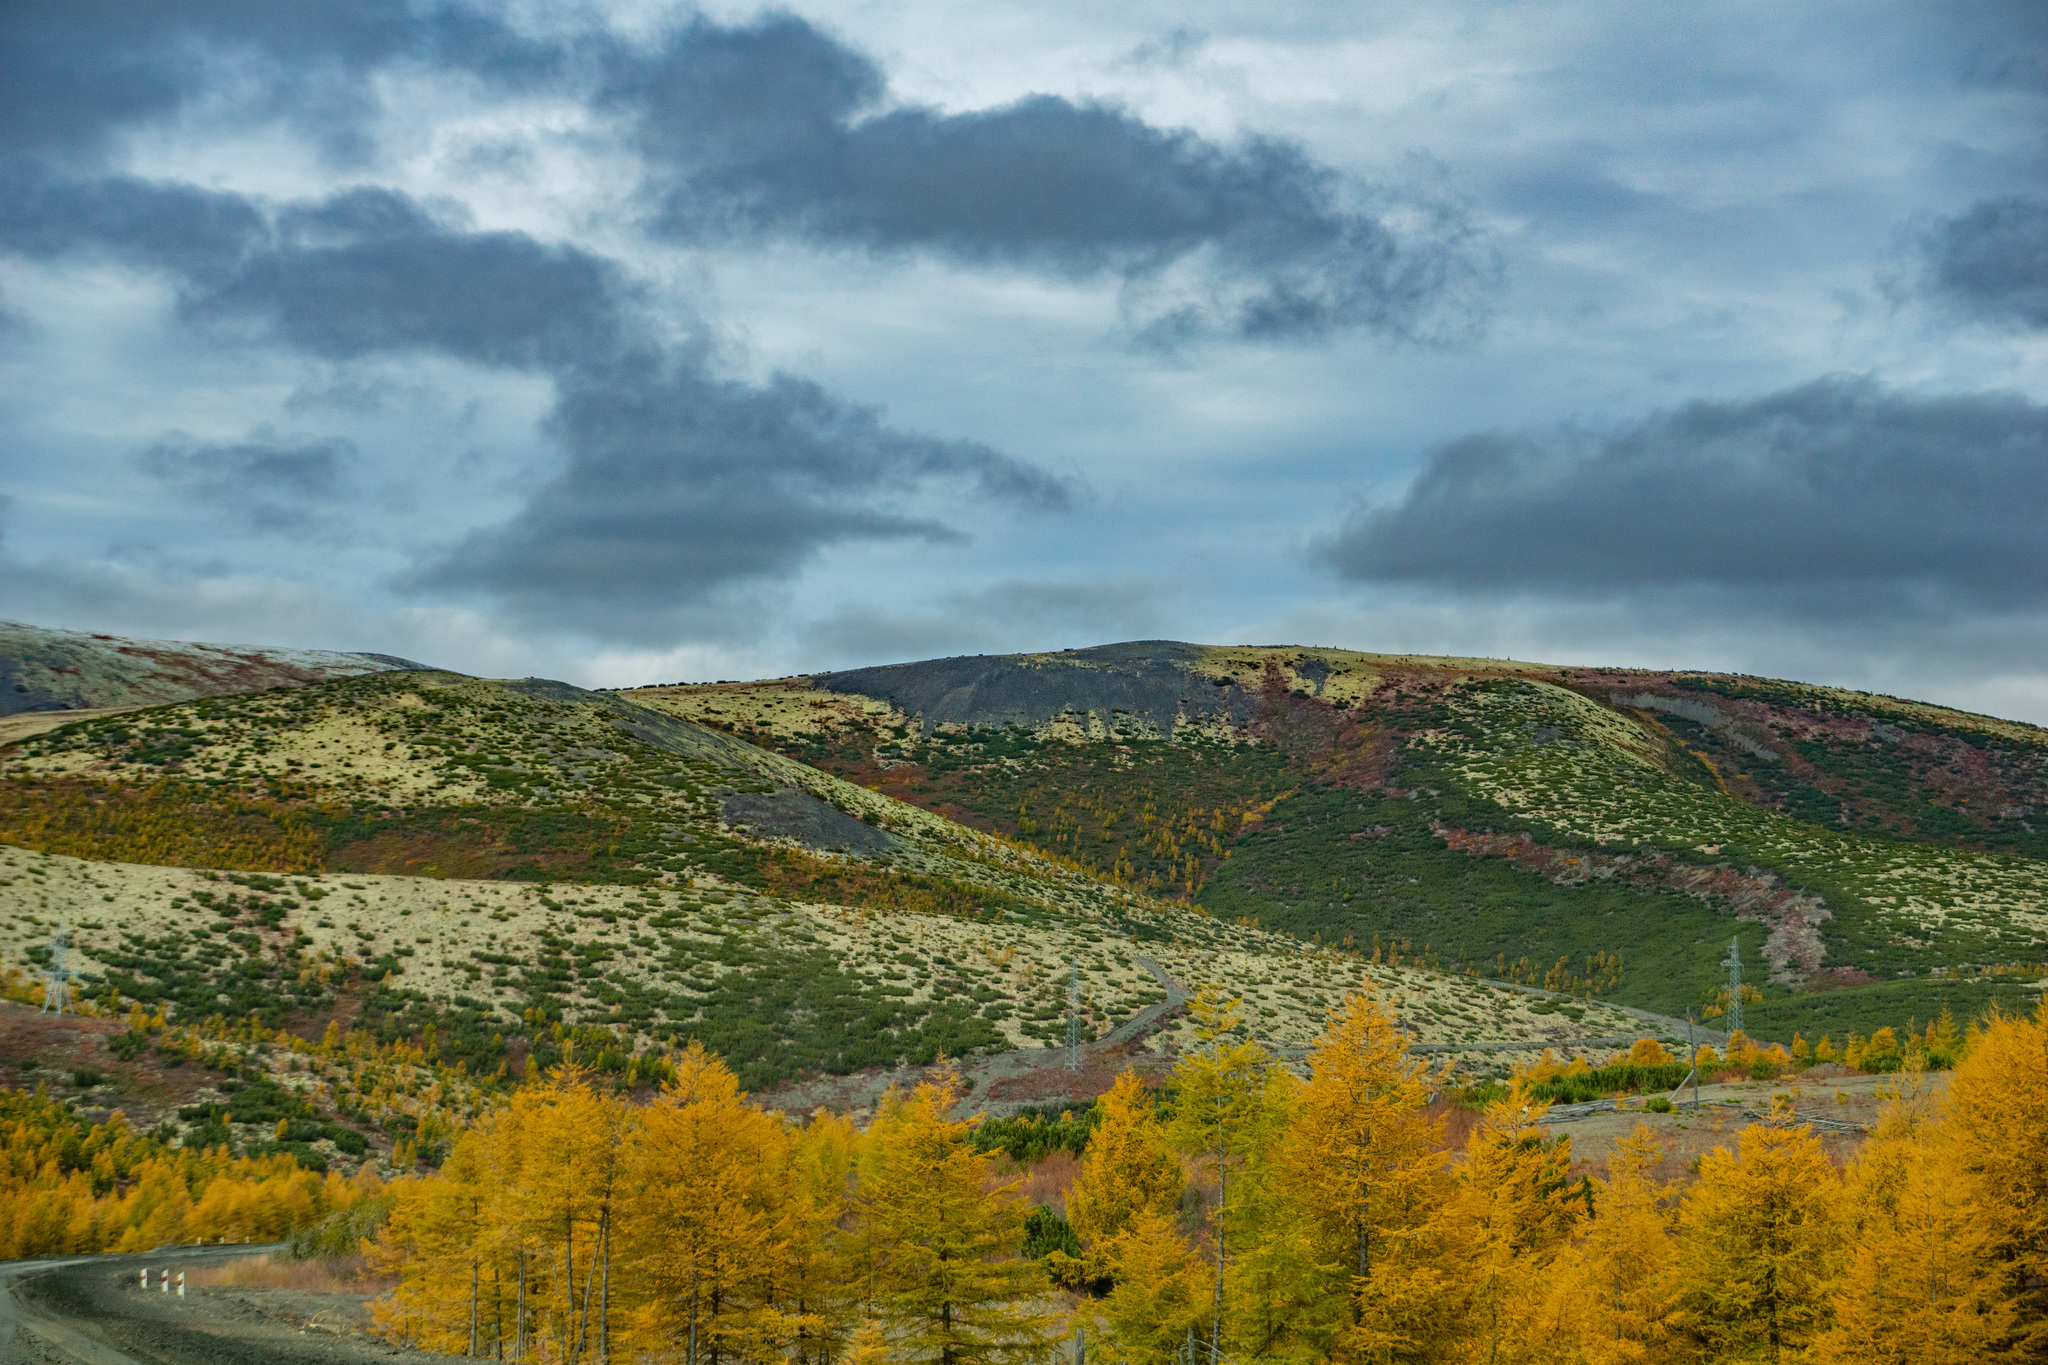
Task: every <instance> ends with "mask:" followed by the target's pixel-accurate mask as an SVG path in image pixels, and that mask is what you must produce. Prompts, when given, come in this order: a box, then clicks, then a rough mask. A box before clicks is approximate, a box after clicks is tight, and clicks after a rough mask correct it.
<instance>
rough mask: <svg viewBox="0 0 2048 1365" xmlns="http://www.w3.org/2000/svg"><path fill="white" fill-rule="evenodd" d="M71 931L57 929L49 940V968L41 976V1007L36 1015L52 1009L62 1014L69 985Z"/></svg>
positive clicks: (62, 926)
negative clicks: (53, 936) (55, 934)
mask: <svg viewBox="0 0 2048 1365" xmlns="http://www.w3.org/2000/svg"><path fill="white" fill-rule="evenodd" d="M70 958H71V930H70V928H69V927H68V926H66V925H59V926H58V927H57V936H56V937H55V938H53V939H51V940H50V967H49V970H48V971H47V972H45V973H44V974H43V983H44V984H43V1007H42V1008H41V1009H39V1010H37V1011H36V1013H37V1014H48V1013H50V1012H51V1011H52V1010H53V1009H54V1010H55V1011H56V1012H57V1013H58V1014H62V1013H64V1007H65V1004H66V1002H67V998H68V997H69V995H70V990H69V989H68V988H69V986H70V983H71V961H70Z"/></svg>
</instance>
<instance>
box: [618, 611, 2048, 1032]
mask: <svg viewBox="0 0 2048 1365" xmlns="http://www.w3.org/2000/svg"><path fill="white" fill-rule="evenodd" d="M920 669H924V670H929V676H927V675H926V674H921V673H920V672H919V670H920ZM629 695H631V696H634V697H635V698H637V699H639V700H642V701H644V702H645V703H646V704H648V705H650V706H652V707H656V708H659V709H664V710H667V711H670V712H672V713H674V714H677V715H686V716H691V717H694V718H698V719H702V720H705V721H707V722H708V723H711V724H715V725H721V726H724V727H727V728H729V729H731V730H733V731H734V732H735V733H740V734H745V735H748V736H750V737H752V738H754V739H756V740H757V741H758V742H760V743H762V744H765V745H769V746H771V747H776V748H779V749H781V750H783V751H784V752H787V753H789V754H792V755H795V756H800V757H802V758H804V759H805V760H806V761H808V762H811V763H814V764H817V765H819V766H820V767H823V768H825V769H827V770H829V771H833V772H837V773H840V774H842V775H844V776H846V777H847V778H849V779H850V780H852V781H855V782H859V783H863V784H867V785H873V786H875V787H878V788H880V789H881V790H884V791H887V792H890V793H891V794H894V795H897V796H900V797H902V798H903V799H904V800H906V801H910V802H914V803H916V804H918V805H921V806H924V807H926V808H929V809H933V810H942V811H945V812H946V813H948V814H950V815H952V816H954V817H955V818H958V819H961V820H964V821H967V822H970V823H973V824H975V825H977V826H980V827H982V828H987V829H990V830H994V831H998V832H1000V833H1002V834H1004V835H1006V836H1009V837H1012V838H1017V839H1021V840H1026V841H1029V842H1032V843H1034V844H1036V845H1038V846H1040V847H1042V848H1045V849H1047V850H1049V851H1056V852H1058V853H1060V854H1061V855H1063V856H1066V857H1070V858H1073V859H1075V860H1077V861H1079V862H1081V863H1083V864H1085V865H1087V866H1089V867H1091V868H1094V869H1095V870H1097V871H1099V872H1101V873H1103V874H1105V875H1110V876H1114V877H1117V878H1119V879H1122V880H1126V881H1128V882H1131V883H1133V884H1135V885H1139V886H1143V887H1145V888H1146V889H1148V890H1151V891H1154V892H1156V893H1161V894H1167V895H1176V894H1178V895H1182V896H1192V897H1193V898H1194V899H1196V900H1197V901H1199V903H1201V904H1203V905H1205V906H1208V907H1210V908H1212V909H1214V910H1216V911H1218V912H1219V913H1222V914H1225V915H1226V916H1230V917H1237V916H1249V917H1256V918H1257V919H1258V920H1260V921H1261V922H1263V923H1265V924H1267V925H1269V926H1273V927H1276V928H1283V929H1287V930H1290V931H1294V932H1302V933H1309V932H1317V933H1321V934H1323V935H1324V936H1325V937H1326V938H1342V937H1345V936H1350V937H1352V938H1354V939H1355V940H1356V941H1358V942H1361V943H1369V942H1370V941H1371V939H1372V938H1373V937H1374V936H1375V935H1377V936H1379V937H1381V938H1382V939H1383V940H1390V939H1395V938H1399V939H1403V940H1406V941H1407V942H1408V943H1409V944H1410V945H1411V948H1412V949H1416V950H1419V949H1422V948H1423V947H1424V946H1425V945H1426V946H1427V948H1428V950H1429V951H1430V952H1432V953H1433V954H1434V955H1436V956H1437V957H1439V958H1441V959H1444V960H1447V961H1462V962H1465V963H1469V964H1474V965H1480V966H1483V967H1485V968H1486V969H1488V970H1499V965H1498V964H1500V961H1501V959H1502V957H1505V959H1506V964H1507V966H1508V967H1509V968H1510V969H1512V968H1513V967H1514V966H1515V965H1516V964H1517V963H1519V961H1520V960H1521V959H1522V958H1524V957H1526V958H1528V959H1529V960H1530V968H1531V970H1532V971H1533V972H1535V973H1539V974H1540V973H1544V972H1547V971H1554V970H1557V967H1558V964H1557V959H1559V958H1566V959H1569V961H1568V963H1566V964H1565V966H1564V968H1563V973H1564V974H1566V975H1576V976H1578V977H1580V978H1581V979H1582V980H1583V979H1587V978H1592V977H1595V976H1597V975H1599V967H1598V965H1597V963H1596V961H1595V955H1598V954H1609V955H1612V954H1617V953H1618V954H1621V955H1622V956H1623V957H1624V958H1625V960H1626V962H1627V969H1626V971H1625V973H1624V975H1623V979H1622V981H1621V983H1620V985H1619V986H1618V987H1617V988H1615V989H1614V990H1612V991H1611V992H1610V994H1611V995H1612V997H1613V998H1615V999H1618V1000H1624V1001H1627V1002H1630V1003H1637V1004H1643V1005H1650V1006H1654V1007H1657V1008H1661V1009H1665V1010H1682V1009H1684V1008H1687V1007H1688V1006H1698V1005H1700V1004H1703V1003H1705V1002H1706V1001H1707V1000H1708V998H1709V996H1710V993H1711V991H1712V989H1713V987H1714V986H1715V984H1716V983H1717V982H1718V981H1719V980H1720V979H1721V977H1720V970H1719V968H1718V966H1717V965H1716V962H1717V959H1718V958H1719V957H1720V956H1721V955H1722V954H1723V953H1724V952H1725V946H1726V944H1727V941H1728V940H1729V939H1730V938H1731V937H1736V938H1740V939H1741V941H1742V943H1743V947H1744V955H1745V957H1746V959H1748V960H1749V961H1750V962H1751V964H1752V977H1753V978H1755V977H1761V976H1763V975H1765V972H1764V971H1763V970H1760V968H1761V967H1762V964H1761V963H1760V962H1759V955H1760V954H1762V953H1763V952H1764V951H1765V941H1766V937H1767V935H1768V938H1769V949H1768V956H1769V958H1770V966H1771V969H1772V971H1773V974H1774V975H1775V976H1776V977H1777V978H1778V984H1777V985H1776V986H1774V987H1772V988H1771V995H1772V996H1773V1002H1772V1003H1771V1004H1769V1005H1767V1006H1765V1007H1761V1008H1759V1007H1754V1006H1753V1007H1752V1010H1751V1014H1752V1016H1753V1018H1755V1019H1756V1020H1758V1021H1760V1022H1764V1023H1769V1024H1771V1026H1773V1027H1776V1026H1777V1023H1779V1022H1783V1021H1785V1020H1792V1019H1797V1020H1798V1021H1799V1022H1800V1026H1801V1027H1807V1026H1809V1025H1811V1024H1813V1023H1815V1022H1819V1023H1821V1024H1822V1025H1827V1024H1829V1023H1830V1022H1834V1023H1836V1024H1840V1023H1843V1022H1846V1021H1851V1020H1854V1021H1857V1025H1858V1026H1859V1027H1860V1026H1862V1021H1864V1020H1865V1019H1866V1018H1867V1017H1875V1015H1877V1014H1881V1013H1885V1012H1888V1011H1889V1012H1897V1013H1899V1014H1900V1016H1901V1017H1900V1019H1899V1020H1898V1021H1897V1022H1900V1023H1903V1022H1904V1019H1905V1016H1906V1015H1908V1014H1911V1013H1914V1012H1916V1009H1917V1006H1916V1002H1917V1001H1921V1000H1922V998H1923V997H1924V998H1925V1001H1933V1000H1934V999H1935V997H1936V996H1937V995H1942V994H1943V993H1944V991H1945V989H1946V988H1945V987H1941V986H1937V985H1935V984H1934V983H1933V982H1931V981H1929V980H1928V979H1927V977H1926V973H1927V972H1928V971H1929V970H1930V968H1933V967H1953V966H1961V965H1965V964H1989V963H2002V962H2011V961H2039V960H2041V958H2042V957H2043V956H2044V953H2043V947H2042V942H2043V937H2042V936H2043V930H2044V928H2048V875H2044V866H2043V864H2042V863H2041V862H2040V861H2039V860H2038V859H2037V858H2036V857H2035V856H2033V855H2034V854H2036V853H2037V852H2039V847H2038V844H2039V836H2038V835H2037V834H2036V833H2035V822H2034V820H2033V818H2032V815H2033V812H2034V811H2035V810H2036V809H2038V808H2039V807H2040V806H2041V805H2043V804H2048V742H2044V740H2048V736H2044V733H2043V732H2042V731H2040V730H2038V729H2036V728H2034V727H2030V726H2024V725H2019V724H2016V723H2012V722H2004V721H1998V720H1995V719H1992V718H1987V717H1977V716H1970V715H1966V714H1963V713H1957V712H1952V711H1947V710H1944V709H1942V708H1938V707H1930V706H1925V705H1922V704H1919V703H1912V702H1901V701H1898V700H1896V699H1892V698H1882V697H1872V696H1866V695H1863V694H1856V693H1847V692H1841V691H1839V690H1834V689H1821V688H1809V687H1804V686H1802V685H1798V684H1785V683H1774V682H1768V681H1766V680H1758V679H1747V678H1723V677H1715V676H1706V675H1697V674H1687V675H1672V674H1651V673H1638V672H1611V671H1600V670H1583V669H1581V670H1572V669H1561V668H1551V667H1547V666H1538V665H1524V664H1516V663H1509V662H1506V661H1490V660H1431V659H1421V658H1414V657H1408V656H1399V657H1395V656H1373V655H1360V654H1351V653H1347V652H1342V651H1318V650H1300V649H1275V650H1255V649H1245V648H1235V649H1230V650H1210V649H1203V648H1201V647H1196V646H1185V645H1159V646H1119V647H1113V648H1110V649H1105V650H1100V651H1080V652H1078V653H1077V654H1062V655H1041V656H1017V657H1015V658H1012V659H1007V660H1005V659H974V660H948V661H939V662H937V663H935V664H932V665H901V666H896V667H894V668H890V669H872V670H863V671H861V672H859V673H855V674H841V675H833V676H830V677H825V678H820V679H816V680H806V679H797V680H785V681H781V682H776V683H764V684H752V685H719V686H707V687H672V688H653V689H643V690H641V691H638V692H635V693H631V694H629ZM1110 703H1113V704H1110ZM1169 735H1170V736H1171V742H1169V740H1168V738H1167V736H1169ZM1822 815H1824V816H1826V818H1825V819H1816V818H1814V817H1816V816H1822ZM1516 835H1519V836H1525V837H1524V840H1523V845H1524V846H1522V847H1520V848H1517V847H1516V846H1514V845H1513V844H1512V842H1511V841H1510V839H1509V838H1508V836H1516ZM1461 850H1464V851H1461ZM1475 853H1476V854H1480V855H1482V856H1473V855H1474V854H1475ZM1904 973H1914V974H1916V979H1904V980H1902V979H1901V974H1904ZM1865 977H1868V978H1874V980H1875V982H1882V983H1883V984H1881V985H1880V984H1868V985H1856V984H1851V985H1849V988H1848V989H1845V990H1834V991H1829V992H1827V993H1826V994H1825V995H1816V994H1811V993H1804V994H1800V995H1799V996H1798V1004H1797V1006H1796V1008H1795V1007H1794V1006H1793V1005H1792V1004H1790V1003H1788V1002H1790V1001H1791V1000H1792V996H1793V988H1794V987H1804V986H1808V985H1811V984H1829V985H1841V984H1843V983H1845V982H1847V983H1854V982H1856V981H1858V980H1859V979H1860V978H1865ZM1917 1012H1918V1013H1919V1014H1920V1015H1921V1017H1923V1018H1924V1017H1925V1015H1926V1014H1927V1013H1928V1012H1929V1011H1927V1010H1918V1011H1917ZM1773 1021H1776V1022H1773ZM1835 1031H1837V1032H1839V1031H1840V1028H1839V1027H1837V1028H1836V1030H1835Z"/></svg>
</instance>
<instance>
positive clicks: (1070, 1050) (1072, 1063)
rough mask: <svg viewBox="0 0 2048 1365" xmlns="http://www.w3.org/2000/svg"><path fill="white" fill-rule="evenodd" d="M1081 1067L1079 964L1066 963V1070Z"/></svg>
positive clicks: (1077, 1069)
mask: <svg viewBox="0 0 2048 1365" xmlns="http://www.w3.org/2000/svg"><path fill="white" fill-rule="evenodd" d="M1080 1069H1081V964H1080V963H1078V962H1070V963H1068V964H1067V1070H1069V1071H1079V1070H1080Z"/></svg>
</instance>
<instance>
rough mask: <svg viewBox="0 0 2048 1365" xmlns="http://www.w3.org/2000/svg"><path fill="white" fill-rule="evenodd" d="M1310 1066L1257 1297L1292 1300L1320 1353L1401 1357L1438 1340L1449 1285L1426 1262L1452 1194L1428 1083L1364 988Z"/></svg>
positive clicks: (1435, 1264) (1271, 1335)
mask: <svg viewBox="0 0 2048 1365" xmlns="http://www.w3.org/2000/svg"><path fill="white" fill-rule="evenodd" d="M1308 1064H1309V1080H1308V1083H1307V1084H1306V1085H1304V1086H1303V1087H1302V1088H1301V1090H1300V1093H1299V1094H1298V1096H1296V1098H1295V1104H1294V1107H1293V1115H1292V1120H1291V1122H1290V1123H1289V1124H1288V1127H1287V1130H1286V1134H1285V1136H1284V1138H1283V1139H1282V1141H1281V1142H1280V1144H1279V1149H1278V1156H1277V1164H1278V1167H1279V1172H1280V1175H1281V1179H1282V1183H1283V1187H1284V1189H1285V1191H1286V1197H1285V1199H1284V1201H1283V1203H1284V1208H1285V1212H1284V1213H1283V1214H1282V1216H1281V1217H1279V1218H1277V1219H1274V1220H1270V1223H1269V1226H1268V1228H1267V1230H1266V1235H1265V1237H1264V1238H1263V1239H1262V1243H1261V1245H1260V1246H1259V1248H1258V1253H1259V1257H1260V1258H1261V1259H1270V1260H1271V1261H1272V1262H1273V1263H1274V1264H1273V1270H1272V1274H1271V1275H1270V1277H1269V1281H1268V1283H1267V1284H1266V1285H1265V1286H1264V1290H1265V1297H1266V1298H1267V1299H1268V1300H1269V1302H1270V1300H1272V1299H1273V1298H1274V1297H1276V1296H1278V1295H1281V1294H1285V1295H1286V1296H1287V1297H1289V1298H1291V1299H1292V1300H1293V1301H1294V1302H1295V1303H1296V1304H1298V1306H1299V1309H1300V1327H1299V1332H1298V1335H1299V1336H1300V1337H1301V1338H1302V1340H1303V1342H1304V1344H1312V1346H1313V1351H1314V1353H1315V1354H1317V1355H1322V1356H1327V1357H1329V1358H1331V1359H1335V1360H1339V1361H1380V1360H1399V1359H1403V1358H1408V1357H1410V1356H1412V1355H1414V1354H1415V1353H1417V1352H1420V1351H1423V1350H1426V1349H1427V1348H1428V1345H1429V1343H1430V1342H1432V1341H1434V1340H1436V1339H1437V1338H1438V1337H1439V1335H1440V1333H1441V1328H1442V1325H1443V1320H1444V1305H1443V1302H1442V1300H1443V1297H1444V1295H1445V1293H1446V1291H1447V1289H1448V1283H1447V1279H1448V1277H1447V1275H1446V1270H1447V1267H1446V1266H1445V1265H1444V1264H1443V1262H1442V1260H1441V1259H1440V1258H1439V1257H1438V1256H1437V1255H1435V1254H1433V1253H1434V1250H1435V1245H1434V1244H1435V1242H1436V1241H1437V1240H1438V1239H1439V1238H1440V1236H1441V1234H1442V1231H1443V1228H1442V1222H1443V1218H1442V1212H1443V1207H1444V1204H1445V1200H1446V1196H1447V1195H1448V1193H1449V1187H1448V1182H1447V1181H1446V1179H1445V1176H1444V1158H1443V1154H1442V1153H1441V1151H1440V1150H1439V1143H1440V1141H1441V1138H1442V1130H1441V1127H1440V1126H1439V1125H1437V1124H1435V1123H1433V1122H1431V1121H1429V1120H1428V1119H1427V1118H1426V1117H1425V1116H1424V1114H1423V1108H1424V1106H1425V1105H1426V1104H1427V1102H1428V1099H1429V1092H1430V1090H1431V1088H1432V1085H1433V1083H1434V1081H1435V1079H1436V1078H1435V1077H1434V1076H1432V1075H1431V1072H1430V1067H1429V1065H1428V1063H1426V1062H1424V1061H1422V1060H1421V1059H1419V1058H1417V1057H1415V1056H1413V1055H1411V1054H1410V1053H1409V1051H1408V1040H1407V1038H1406V1037H1405V1036H1404V1035H1403V1034H1402V1033H1401V1031H1400V1030H1399V1029H1398V1028H1396V1027H1395V1024H1394V1020H1393V1018H1392V1017H1391V1016H1390V1015H1389V1014H1388V1013H1387V1012H1386V1010H1385V1009H1383V1008H1382V1007H1381V1005H1380V1002H1379V1000H1378V999H1377V997H1375V996H1374V995H1373V994H1371V993H1370V992H1360V993H1357V994H1354V995H1351V996H1349V997H1348V998H1346V999H1345V1000H1344V1001H1343V1002H1342V1003H1341V1004H1340V1005H1339V1006H1338V1007H1337V1008H1336V1009H1335V1010H1334V1011H1333V1012H1332V1014H1331V1016H1330V1019H1329V1022H1328V1023H1327V1024H1326V1025H1325V1027H1324V1029H1323V1032H1322V1035H1321V1036H1320V1037H1319V1038H1318V1039H1317V1040H1316V1043H1315V1046H1314V1048H1313V1049H1312V1050H1311V1051H1310V1053H1309V1057H1308ZM1268 1313H1269V1315H1270V1313H1271V1309H1270V1308H1269V1309H1268ZM1275 1326H1276V1324H1273V1323H1271V1322H1269V1323H1268V1324H1267V1327H1268V1331H1267V1337H1268V1340H1269V1344H1271V1345H1277V1344H1278V1340H1279V1338H1278V1336H1277V1334H1276V1333H1275V1332H1274V1330H1273V1328H1274V1327H1275Z"/></svg>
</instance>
